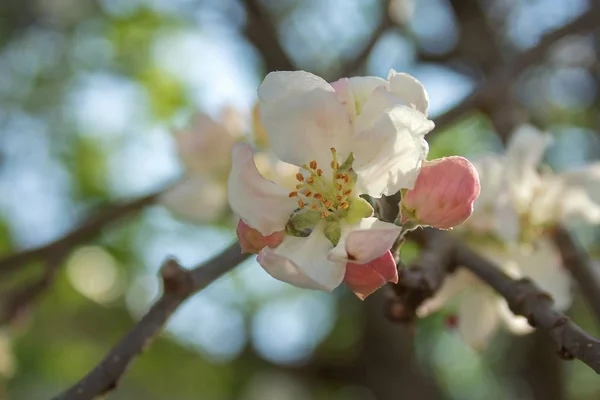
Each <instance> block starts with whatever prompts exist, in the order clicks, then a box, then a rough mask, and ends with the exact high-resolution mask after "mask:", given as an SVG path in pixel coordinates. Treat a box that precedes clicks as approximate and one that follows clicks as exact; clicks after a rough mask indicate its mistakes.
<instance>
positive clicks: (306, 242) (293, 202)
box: [228, 70, 434, 298]
mask: <svg viewBox="0 0 600 400" xmlns="http://www.w3.org/2000/svg"><path fill="white" fill-rule="evenodd" d="M258 97H259V100H260V112H261V120H262V123H263V125H264V128H265V131H266V132H267V136H268V143H269V145H270V148H271V151H272V152H273V154H274V155H275V156H276V157H278V158H279V160H280V161H282V162H284V163H287V164H291V165H294V166H296V168H297V172H296V174H295V179H296V181H295V182H294V183H295V185H293V186H292V185H290V183H289V181H288V180H287V179H281V178H282V177H281V176H278V175H277V174H273V175H272V176H270V177H269V179H266V178H265V177H264V176H262V175H261V174H260V172H259V170H258V169H257V166H256V164H255V158H254V154H253V151H252V148H251V147H250V146H249V145H248V144H244V143H238V144H236V145H235V146H234V148H233V153H232V154H233V155H232V170H231V174H230V176H229V184H228V197H229V203H230V205H231V208H232V210H233V211H234V212H235V213H236V214H237V215H239V216H240V218H241V219H242V221H243V222H244V224H247V225H248V226H249V227H251V228H253V229H255V230H256V231H258V232H259V233H260V234H261V235H262V236H265V237H268V236H269V235H272V234H273V233H275V232H281V231H285V232H286V235H285V237H284V239H283V241H282V242H281V244H279V245H278V246H277V247H275V248H271V247H268V246H266V247H264V248H263V249H262V250H260V252H259V254H258V262H259V264H260V265H261V266H262V267H263V268H264V269H265V270H266V271H267V272H268V273H269V274H270V275H272V276H273V277H274V278H276V279H279V280H282V281H285V282H288V283H291V284H293V285H295V286H299V287H305V288H312V289H321V290H328V291H331V290H333V289H334V288H336V287H337V286H339V285H340V283H342V282H343V281H344V279H345V278H346V279H347V281H348V282H349V287H350V288H351V289H353V290H355V292H356V293H357V294H358V295H359V297H362V298H364V297H365V296H366V295H368V294H369V293H371V292H372V291H373V290H375V289H376V288H377V287H379V286H381V285H382V284H383V283H385V282H386V281H394V280H395V279H397V277H396V278H394V274H393V271H390V270H391V269H392V268H393V269H395V263H394V260H393V258H391V255H390V256H389V257H388V256H387V253H388V252H389V250H390V248H391V247H392V245H393V244H394V242H395V241H396V239H397V238H398V235H399V233H400V228H399V227H398V226H396V225H394V224H390V223H386V222H382V221H379V220H378V219H377V218H374V217H373V216H372V215H373V208H372V207H371V205H370V204H369V203H368V202H367V201H365V200H364V199H362V198H361V197H360V195H362V194H366V195H370V196H372V197H380V196H381V195H383V194H386V195H387V194H393V193H396V192H397V191H398V190H400V189H409V188H412V187H413V186H414V184H415V181H416V179H417V176H418V173H419V169H420V166H421V162H422V161H423V160H424V159H425V158H426V156H427V152H428V145H427V142H425V140H424V135H425V134H426V133H428V132H429V131H430V130H431V129H433V126H434V124H433V122H432V121H430V120H428V119H427V107H428V98H427V94H426V92H425V90H424V88H423V86H422V85H421V84H420V83H419V82H418V81H417V80H416V79H414V78H413V77H411V76H409V75H407V74H400V73H397V72H395V71H393V70H392V71H390V74H389V76H388V79H387V80H384V79H381V78H376V77H356V78H350V79H348V78H343V79H340V80H338V81H336V82H333V83H331V84H329V83H327V82H326V81H324V80H323V79H321V78H319V77H317V76H315V75H313V74H310V73H307V72H304V71H295V72H272V73H270V74H269V75H267V77H266V78H265V80H264V81H263V83H262V84H261V86H260V87H259V89H258ZM356 265H358V266H356ZM361 276H362V277H364V282H363V283H364V285H363V286H361V282H357V279H356V278H357V277H359V278H360V277H361ZM360 280H361V279H358V281H360Z"/></svg>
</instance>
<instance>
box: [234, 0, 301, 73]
mask: <svg viewBox="0 0 600 400" xmlns="http://www.w3.org/2000/svg"><path fill="white" fill-rule="evenodd" d="M243 3H244V5H245V6H246V11H247V13H248V24H247V25H246V29H245V33H246V37H248V40H250V42H252V44H254V46H255V47H256V49H257V50H258V51H259V52H260V53H261V55H262V56H263V58H264V60H265V67H266V69H267V71H292V70H295V69H296V66H295V65H294V62H293V61H292V59H291V58H290V57H289V56H288V54H287V52H286V51H285V49H284V48H283V46H282V45H281V43H280V42H279V40H278V39H277V29H276V28H275V25H273V22H272V21H271V19H270V18H269V16H268V15H267V13H266V12H265V10H264V9H263V8H262V6H261V5H260V2H259V1H258V0H244V1H243Z"/></svg>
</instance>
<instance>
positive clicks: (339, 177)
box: [335, 174, 344, 179]
mask: <svg viewBox="0 0 600 400" xmlns="http://www.w3.org/2000/svg"><path fill="white" fill-rule="evenodd" d="M335 179H344V174H337V175H336V176H335Z"/></svg>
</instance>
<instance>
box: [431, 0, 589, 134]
mask: <svg viewBox="0 0 600 400" xmlns="http://www.w3.org/2000/svg"><path fill="white" fill-rule="evenodd" d="M598 18H600V7H599V6H597V5H596V4H593V5H592V6H591V7H590V9H589V10H588V11H587V12H586V13H585V14H583V15H582V16H580V17H579V18H577V19H575V20H574V21H572V22H571V23H569V24H567V25H565V26H563V27H562V28H559V29H557V30H555V31H554V32H551V33H549V34H547V35H545V36H544V37H543V38H542V39H541V40H540V42H539V43H538V44H537V45H536V46H535V47H533V48H531V49H529V50H526V51H524V52H523V53H521V54H520V55H518V56H517V57H516V58H515V59H514V60H513V61H512V62H510V63H508V64H506V65H504V66H501V67H499V69H498V70H497V71H496V72H494V73H492V74H491V76H490V77H489V79H487V80H486V81H485V82H484V83H482V84H481V85H480V87H479V88H478V89H477V90H476V91H475V92H474V93H473V94H471V95H470V96H468V97H467V98H465V99H464V100H463V101H462V102H460V103H459V104H457V105H456V106H455V107H453V108H452V109H451V110H449V111H447V112H446V113H444V114H442V115H440V116H439V117H437V118H436V119H435V124H436V128H437V129H436V130H435V131H434V132H431V133H430V134H429V135H427V137H428V139H431V138H433V137H434V136H436V135H437V134H439V133H440V132H441V131H442V130H443V129H444V128H445V127H447V126H448V125H450V124H452V123H454V122H456V121H457V120H458V119H460V118H462V117H464V116H465V114H467V113H468V112H469V111H471V110H475V109H483V108H494V106H495V104H496V101H497V99H498V98H500V99H502V96H499V97H498V96H497V93H499V92H500V93H502V92H504V91H505V90H506V88H507V87H510V86H511V85H512V84H513V83H514V81H515V80H516V79H517V78H518V77H519V76H520V75H521V73H522V72H523V71H525V70H526V69H527V68H529V67H531V66H533V65H536V64H539V63H540V62H542V61H543V59H544V58H545V57H546V55H547V54H548V52H549V50H550V49H551V48H552V45H553V44H554V43H555V42H557V41H558V40H559V39H561V38H563V37H565V36H567V35H572V34H577V33H582V32H587V31H591V30H594V29H596V28H597V27H598Z"/></svg>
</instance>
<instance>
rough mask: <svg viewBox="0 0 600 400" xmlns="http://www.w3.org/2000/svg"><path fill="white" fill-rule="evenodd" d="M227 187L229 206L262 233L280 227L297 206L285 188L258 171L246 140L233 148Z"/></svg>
mask: <svg viewBox="0 0 600 400" xmlns="http://www.w3.org/2000/svg"><path fill="white" fill-rule="evenodd" d="M227 189H228V193H227V197H228V199H229V205H230V206H231V209H232V210H233V211H234V212H235V213H236V214H237V215H239V216H240V218H242V219H243V220H244V222H246V223H247V224H248V225H250V226H251V227H252V228H254V229H256V230H258V231H259V232H260V233H261V234H263V235H265V236H267V235H270V234H272V233H273V232H276V231H281V230H283V229H284V228H285V224H286V223H287V221H288V219H289V217H290V214H291V213H292V212H293V211H294V209H295V208H296V201H295V200H294V199H293V198H290V197H289V196H288V192H287V191H286V190H285V189H283V188H282V187H280V186H277V185H276V184H274V183H273V182H271V181H269V180H267V179H265V178H264V177H263V176H262V175H261V174H260V173H259V172H258V169H257V168H256V165H255V164H254V157H253V153H252V148H251V147H250V145H248V144H247V143H237V144H236V145H235V146H234V147H233V153H232V166H231V173H230V174H229V181H228V182H227Z"/></svg>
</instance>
